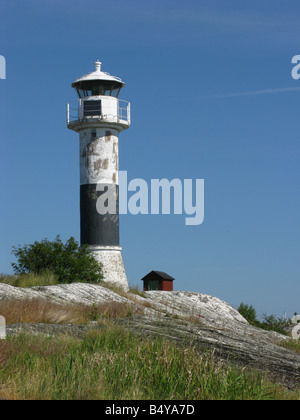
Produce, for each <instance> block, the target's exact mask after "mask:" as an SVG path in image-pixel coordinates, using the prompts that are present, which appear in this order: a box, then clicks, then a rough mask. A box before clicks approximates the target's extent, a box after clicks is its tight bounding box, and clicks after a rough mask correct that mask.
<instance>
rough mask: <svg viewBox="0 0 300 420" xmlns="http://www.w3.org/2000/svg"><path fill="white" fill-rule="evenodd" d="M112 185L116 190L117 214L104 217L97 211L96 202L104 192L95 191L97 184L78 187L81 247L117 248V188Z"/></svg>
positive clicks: (117, 203)
mask: <svg viewBox="0 0 300 420" xmlns="http://www.w3.org/2000/svg"><path fill="white" fill-rule="evenodd" d="M112 185H113V186H114V187H115V188H116V194H117V198H116V210H117V212H116V214H109V213H106V214H104V215H101V214H99V213H98V211H97V200H98V198H99V197H100V195H101V194H104V193H105V192H106V191H97V184H86V185H81V186H80V236H81V245H84V244H88V245H102V246H119V186H118V185H115V184H112ZM106 190H107V189H106Z"/></svg>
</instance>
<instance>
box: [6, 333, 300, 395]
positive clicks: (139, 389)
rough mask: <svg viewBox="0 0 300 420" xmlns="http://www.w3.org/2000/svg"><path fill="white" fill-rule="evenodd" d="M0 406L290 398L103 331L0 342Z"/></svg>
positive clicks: (155, 342) (220, 368)
mask: <svg viewBox="0 0 300 420" xmlns="http://www.w3.org/2000/svg"><path fill="white" fill-rule="evenodd" d="M0 398H2V399H14V400H18V399H26V400H42V399H49V400H87V399H88V400H92V399H105V400H107V399H114V400H119V399H125V400H126V399H154V400H172V399H173V400H174V399H181V400H188V399H191V400H194V399H199V400H206V399H208V400H248V399H249V400H261V399H278V398H281V399H290V398H296V396H295V395H294V394H293V395H291V394H289V393H287V392H286V391H283V390H281V389H280V388H278V387H276V386H274V385H270V384H269V383H268V382H267V381H266V379H264V377H263V376H262V375H261V374H259V373H255V372H249V371H247V370H246V369H243V370H239V369H235V368H229V367H228V366H226V365H224V364H223V363H221V362H218V361H216V359H215V357H214V355H213V353H207V354H203V353H201V352H200V351H199V350H197V349H196V348H194V347H193V346H192V345H187V346H186V347H184V348H182V347H181V348H180V347H178V346H177V345H176V344H174V343H172V342H170V341H167V340H165V339H162V338H158V337H157V338H155V337H152V338H151V339H150V338H141V337H138V336H137V335H134V334H133V333H130V332H129V331H128V330H125V329H123V328H120V327H117V326H114V325H108V326H107V327H105V328H103V329H101V330H100V331H95V330H94V331H91V332H90V333H88V334H87V335H86V337H85V338H84V339H79V338H74V337H70V336H62V335H61V336H57V337H55V338H53V337H46V336H42V335H39V336H32V335H19V336H17V337H10V338H8V339H7V340H0Z"/></svg>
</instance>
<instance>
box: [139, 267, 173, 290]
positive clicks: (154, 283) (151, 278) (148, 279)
mask: <svg viewBox="0 0 300 420" xmlns="http://www.w3.org/2000/svg"><path fill="white" fill-rule="evenodd" d="M174 280H175V279H174V277H171V276H169V274H167V273H164V272H163V271H151V272H150V273H148V274H147V275H146V276H145V277H143V278H142V281H143V282H144V288H143V289H144V292H147V291H150V290H162V291H166V292H172V291H173V281H174Z"/></svg>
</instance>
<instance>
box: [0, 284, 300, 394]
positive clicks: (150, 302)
mask: <svg viewBox="0 0 300 420" xmlns="http://www.w3.org/2000/svg"><path fill="white" fill-rule="evenodd" d="M34 298H41V299H48V300H51V301H54V302H56V303H59V304H61V305H66V304H72V303H83V304H88V305H92V304H93V303H95V304H101V303H106V302H124V303H128V304H130V305H136V306H139V307H140V308H143V315H142V316H134V317H130V318H126V319H120V320H118V321H117V322H119V323H121V324H122V325H124V326H125V327H126V328H129V329H131V330H132V331H134V332H135V333H136V334H141V335H143V336H145V335H147V336H148V335H157V334H159V335H162V336H165V337H167V338H169V339H171V340H174V341H177V342H178V343H183V342H187V341H188V342H189V343H191V342H192V343H194V345H196V346H199V347H201V348H202V349H203V350H204V351H205V350H206V349H208V350H213V351H214V353H215V355H216V356H217V357H218V358H221V359H222V360H224V362H226V363H232V362H234V363H235V364H239V365H240V366H243V367H245V366H249V367H254V368H257V369H259V370H263V371H265V372H268V374H269V375H270V377H271V378H272V379H274V380H275V381H276V382H278V383H282V384H284V385H286V386H287V387H289V388H297V387H299V386H300V355H299V354H297V353H295V352H292V351H289V350H286V349H285V348H283V347H281V346H279V345H278V343H279V342H280V341H284V340H288V339H289V337H287V336H284V335H281V334H278V333H275V332H270V331H264V330H261V329H259V328H255V327H253V326H251V325H249V324H248V322H247V321H246V320H245V319H244V318H243V317H242V316H241V315H240V314H239V313H238V311H236V310H235V309H234V308H233V307H231V306H230V305H228V304H227V303H226V302H224V301H222V300H220V299H218V298H216V297H213V296H208V295H205V294H202V293H192V292H180V291H179V292H178V291H174V292H161V291H152V292H146V293H145V297H142V296H139V295H132V294H130V293H127V294H126V293H122V294H121V295H120V294H118V293H116V292H114V291H112V290H110V289H107V288H105V287H103V286H100V285H92V284H83V283H75V284H68V285H58V286H43V287H33V288H29V289H21V288H16V287H12V286H9V285H6V284H0V301H1V300H6V299H34ZM89 328H101V326H99V325H95V324H93V325H87V326H80V325H61V324H60V325H47V324H19V325H9V326H7V335H8V336H9V335H12V334H16V333H18V332H19V331H24V330H26V331H30V332H31V333H38V332H42V333H45V334H57V333H60V332H68V333H71V334H75V335H78V336H81V335H83V334H85V332H86V331H87V330H88V329H89Z"/></svg>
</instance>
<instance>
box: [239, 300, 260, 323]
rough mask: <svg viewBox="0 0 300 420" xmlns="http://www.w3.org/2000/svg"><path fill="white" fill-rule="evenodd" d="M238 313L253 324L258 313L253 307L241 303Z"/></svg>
mask: <svg viewBox="0 0 300 420" xmlns="http://www.w3.org/2000/svg"><path fill="white" fill-rule="evenodd" d="M238 311H239V313H240V314H241V315H242V316H243V317H244V318H245V319H246V320H247V321H248V322H250V323H253V322H255V321H256V311H255V309H254V308H253V306H252V305H246V304H245V303H241V304H240V306H239V307H238Z"/></svg>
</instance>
